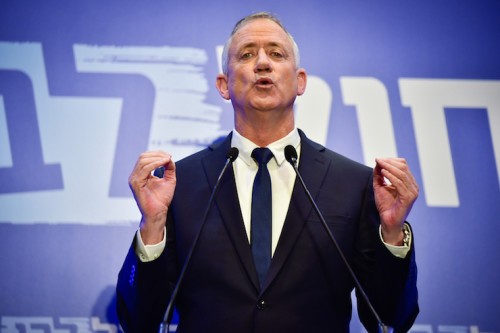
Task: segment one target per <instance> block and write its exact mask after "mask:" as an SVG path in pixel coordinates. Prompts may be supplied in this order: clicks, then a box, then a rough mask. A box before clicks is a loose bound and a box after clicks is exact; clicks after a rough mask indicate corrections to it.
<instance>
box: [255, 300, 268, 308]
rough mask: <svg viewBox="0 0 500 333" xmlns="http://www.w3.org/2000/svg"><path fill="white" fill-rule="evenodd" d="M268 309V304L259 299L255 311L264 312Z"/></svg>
mask: <svg viewBox="0 0 500 333" xmlns="http://www.w3.org/2000/svg"><path fill="white" fill-rule="evenodd" d="M267 307H268V304H267V302H266V301H265V300H263V299H260V300H259V301H258V302H257V309H259V310H264V309H266V308H267Z"/></svg>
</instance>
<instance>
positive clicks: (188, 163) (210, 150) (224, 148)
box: [175, 133, 231, 169]
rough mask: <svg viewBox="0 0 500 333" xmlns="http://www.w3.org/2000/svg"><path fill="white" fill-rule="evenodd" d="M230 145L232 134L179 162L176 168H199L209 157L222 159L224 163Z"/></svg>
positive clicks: (220, 138)
mask: <svg viewBox="0 0 500 333" xmlns="http://www.w3.org/2000/svg"><path fill="white" fill-rule="evenodd" d="M230 144H231V133H229V134H228V135H227V136H222V137H219V138H218V139H216V140H214V141H213V142H212V143H211V144H210V145H209V146H207V147H205V148H203V149H201V150H199V151H197V152H195V153H193V154H191V155H188V156H186V157H184V158H182V159H181V160H179V161H177V162H176V163H175V164H176V167H177V168H181V169H184V168H189V167H198V166H199V164H200V163H202V161H203V160H204V159H205V158H208V157H210V158H211V157H213V158H215V159H221V161H222V163H224V162H225V159H226V154H227V152H228V151H229V148H230ZM219 156H220V157H219Z"/></svg>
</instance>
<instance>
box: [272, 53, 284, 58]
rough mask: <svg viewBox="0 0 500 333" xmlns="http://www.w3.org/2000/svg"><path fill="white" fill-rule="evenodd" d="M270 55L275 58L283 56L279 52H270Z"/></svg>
mask: <svg viewBox="0 0 500 333" xmlns="http://www.w3.org/2000/svg"><path fill="white" fill-rule="evenodd" d="M271 55H272V56H273V57H275V58H283V55H282V54H281V53H280V52H271Z"/></svg>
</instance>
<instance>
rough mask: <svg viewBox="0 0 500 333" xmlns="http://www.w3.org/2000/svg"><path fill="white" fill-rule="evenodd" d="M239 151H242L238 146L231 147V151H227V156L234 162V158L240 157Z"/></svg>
mask: <svg viewBox="0 0 500 333" xmlns="http://www.w3.org/2000/svg"><path fill="white" fill-rule="evenodd" d="M239 153H240V151H239V150H238V148H236V147H231V149H229V151H228V152H227V155H226V158H229V160H230V161H231V162H234V160H236V159H237V158H238V154H239Z"/></svg>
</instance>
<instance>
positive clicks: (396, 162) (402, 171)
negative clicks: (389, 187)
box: [376, 158, 415, 186]
mask: <svg viewBox="0 0 500 333" xmlns="http://www.w3.org/2000/svg"><path fill="white" fill-rule="evenodd" d="M376 162H377V165H378V166H379V167H380V171H382V170H386V171H388V172H389V173H390V174H391V175H394V176H396V177H397V178H398V179H400V180H402V181H403V182H404V183H405V184H406V185H407V186H409V185H410V184H411V183H412V182H414V181H415V179H414V178H413V175H412V174H411V172H410V169H409V167H408V164H407V163H406V160H405V159H403V158H385V159H376ZM387 178H388V179H389V180H391V179H390V178H389V177H387ZM391 182H392V180H391Z"/></svg>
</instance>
